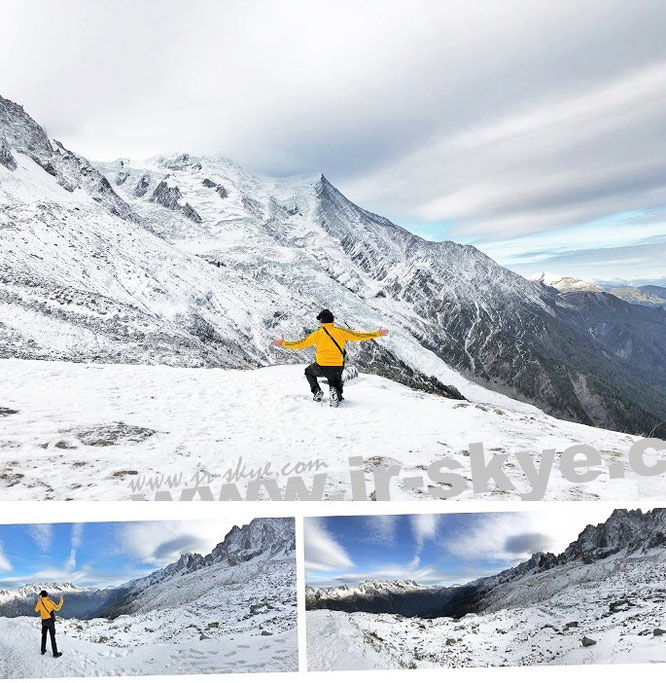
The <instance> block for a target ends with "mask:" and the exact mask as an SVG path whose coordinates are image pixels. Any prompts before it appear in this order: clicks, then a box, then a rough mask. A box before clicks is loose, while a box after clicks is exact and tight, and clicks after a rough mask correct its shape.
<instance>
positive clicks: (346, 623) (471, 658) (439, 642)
mask: <svg viewBox="0 0 666 683" xmlns="http://www.w3.org/2000/svg"><path fill="white" fill-rule="evenodd" d="M602 565H603V566H602ZM541 576H543V577H545V576H546V575H545V574H543V575H541ZM549 580H550V579H549ZM552 580H554V581H555V583H556V586H557V591H549V592H548V593H547V594H546V595H545V596H544V597H543V599H542V600H540V601H539V602H538V603H536V604H534V603H533V604H529V605H525V606H519V605H515V606H511V607H502V608H498V609H496V610H495V611H492V612H486V613H482V614H472V613H470V614H467V615H465V616H464V617H461V618H459V619H455V618H450V617H441V618H436V619H421V618H418V617H415V618H405V617H401V616H400V615H395V614H380V615H375V614H368V613H364V612H356V613H351V614H350V613H346V612H338V611H335V612H334V611H329V610H316V611H312V612H308V613H307V631H306V633H307V648H308V649H307V652H308V668H309V669H310V670H336V669H337V670H344V669H381V668H432V667H478V666H533V665H544V664H620V663H656V662H666V641H665V638H666V636H665V635H657V634H661V633H663V631H664V630H666V623H665V622H666V617H665V615H664V609H663V604H664V598H665V597H666V562H665V561H664V558H663V556H662V557H661V558H659V559H655V558H650V557H645V558H640V559H632V558H622V559H621V560H617V561H608V560H606V561H604V562H603V563H600V564H593V565H583V566H579V565H578V566H576V568H575V569H572V570H570V571H566V572H565V571H564V569H563V568H558V573H557V574H556V575H555V576H554V578H553V579H552ZM548 585H549V583H548V582H545V583H544V582H543V581H542V582H541V583H540V584H539V586H538V587H536V588H535V593H536V592H538V589H539V588H543V587H544V586H548ZM618 603H619V604H618ZM583 638H589V639H591V640H593V641H596V642H595V644H593V645H590V646H584V645H583V643H582V640H583Z"/></svg>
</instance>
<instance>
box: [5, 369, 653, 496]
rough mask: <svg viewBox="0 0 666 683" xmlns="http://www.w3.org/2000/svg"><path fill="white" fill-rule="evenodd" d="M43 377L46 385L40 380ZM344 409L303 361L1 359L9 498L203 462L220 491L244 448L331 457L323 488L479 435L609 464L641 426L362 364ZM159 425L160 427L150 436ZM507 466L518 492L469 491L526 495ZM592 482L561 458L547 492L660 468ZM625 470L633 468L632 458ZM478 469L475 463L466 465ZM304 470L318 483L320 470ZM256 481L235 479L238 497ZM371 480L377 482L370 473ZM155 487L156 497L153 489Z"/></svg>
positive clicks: (624, 489) (638, 480)
mask: <svg viewBox="0 0 666 683" xmlns="http://www.w3.org/2000/svg"><path fill="white" fill-rule="evenodd" d="M36 388H38V389H37V390H36ZM345 397H346V399H347V400H346V401H345V402H344V403H343V404H342V405H341V407H340V408H338V409H337V410H336V409H332V408H329V406H328V405H327V404H324V405H319V404H314V403H313V402H312V401H311V400H310V395H309V392H308V389H307V383H306V381H305V378H304V377H303V367H302V366H296V365H288V366H274V367H269V368H261V369H258V370H250V371H241V370H223V369H186V368H171V367H167V366H141V365H136V366H134V365H86V364H73V363H66V362H59V361H22V360H2V361H0V406H2V407H5V408H10V409H12V410H15V411H18V412H16V413H14V414H9V415H5V416H4V417H3V416H0V430H1V432H0V446H1V448H2V451H3V453H4V455H5V456H6V457H5V460H4V462H3V464H2V466H1V467H2V469H1V470H0V488H2V495H3V498H4V499H5V500H16V499H23V500H25V499H86V500H94V499H98V500H99V499H115V500H119V499H127V498H128V497H129V495H130V493H131V491H130V487H129V484H130V482H131V481H134V480H135V479H136V476H135V474H134V473H136V475H138V477H152V476H155V475H172V476H178V475H181V474H182V475H183V479H182V481H181V483H180V485H179V486H178V487H174V490H173V496H174V497H179V496H180V490H181V489H182V488H183V487H186V486H188V485H189V486H191V485H192V478H193V477H194V476H195V475H196V473H197V472H200V471H201V470H202V469H203V470H204V471H206V472H207V473H209V474H210V475H211V476H212V480H211V481H210V482H209V483H210V487H211V490H212V491H213V495H214V496H217V495H218V493H219V490H220V487H221V486H222V485H223V484H225V483H227V480H226V479H224V478H223V475H224V472H225V471H226V470H228V469H230V468H231V469H233V468H235V467H236V463H237V461H238V459H239V458H242V460H243V463H244V465H245V466H246V467H252V466H254V467H255V468H256V467H263V466H264V465H265V464H266V463H267V462H271V463H272V465H273V472H274V473H275V474H276V475H277V479H278V485H279V486H280V487H281V488H282V487H283V486H284V484H285V482H286V477H285V476H283V475H281V474H279V471H280V470H281V468H282V467H284V465H286V464H287V463H291V464H295V463H297V462H299V461H311V460H314V459H319V460H321V461H323V462H325V463H326V465H327V467H326V468H322V469H320V472H326V473H327V475H328V479H327V485H326V496H327V497H330V496H331V495H336V494H337V495H338V496H342V497H343V498H348V497H349V495H350V486H349V466H348V458H349V457H351V456H358V455H362V456H364V458H365V459H366V471H367V472H369V470H370V468H371V467H373V466H377V465H395V464H398V465H400V466H401V467H402V470H401V472H400V477H405V476H415V475H420V476H425V483H426V484H428V483H430V484H435V483H436V482H432V481H430V480H429V478H428V477H427V472H426V470H427V467H428V465H429V464H431V463H432V462H435V461H437V460H440V459H442V458H444V457H453V458H455V459H457V460H459V461H461V462H463V463H466V458H467V449H468V448H469V444H470V443H471V442H476V441H482V442H483V443H484V445H485V449H486V457H489V456H490V455H492V454H496V453H508V454H512V453H513V452H515V451H516V450H527V451H529V452H531V453H534V454H535V455H534V459H535V461H538V460H539V457H538V454H539V453H540V452H541V450H542V449H544V448H555V449H557V451H558V453H561V451H562V450H563V449H564V448H566V447H567V446H570V445H572V444H575V443H586V444H589V445H592V446H594V447H595V448H597V449H598V450H599V451H600V452H601V453H602V457H603V458H604V463H605V464H606V465H607V464H608V462H610V461H611V460H614V461H617V460H620V459H622V458H624V457H625V456H626V453H627V450H628V448H629V447H630V445H631V444H632V443H633V441H634V440H635V438H636V437H633V436H629V435H626V434H619V433H615V432H610V431H606V430H601V429H596V428H593V427H588V426H585V425H580V424H577V423H572V422H566V421H563V420H558V419H555V418H552V417H550V416H547V415H545V414H544V413H542V412H540V411H538V410H536V409H532V410H531V411H530V412H527V413H526V412H524V411H522V410H512V409H510V408H507V407H506V405H502V407H499V406H498V405H493V404H492V403H473V402H470V403H467V402H462V401H453V400H448V399H444V398H441V397H437V396H433V395H429V394H426V393H423V392H419V391H413V390H411V389H408V388H406V387H404V386H402V385H400V384H397V383H395V382H392V381H389V380H386V379H383V378H380V377H376V376H372V375H361V376H360V377H359V378H358V379H356V380H353V381H351V382H349V383H348V384H347V386H346V391H345ZM153 432H154V433H153ZM505 469H506V472H507V474H508V475H509V477H510V478H512V480H513V481H514V482H515V485H516V490H514V491H501V490H491V491H490V492H488V493H485V494H473V493H472V491H471V486H469V487H468V489H467V491H466V492H465V493H464V494H463V495H462V496H461V497H470V496H473V495H477V496H482V497H486V498H494V499H514V500H515V499H518V496H519V494H520V493H524V492H526V491H528V490H529V486H528V483H527V481H526V480H525V478H524V475H522V473H521V470H520V467H519V465H518V463H517V462H516V461H515V460H514V459H513V458H512V457H509V458H508V460H507V463H506V465H505ZM602 469H603V474H602V475H601V476H600V477H599V478H598V479H597V480H595V481H593V482H590V483H587V484H572V483H570V482H568V481H566V480H565V479H564V478H563V477H562V475H561V473H560V472H559V469H558V468H557V467H555V468H554V469H553V473H552V475H551V480H550V483H549V486H548V489H547V491H546V498H547V499H550V500H590V499H596V498H604V499H612V498H616V499H635V500H638V499H643V500H645V499H649V498H653V499H656V498H658V497H659V496H660V495H663V491H664V479H665V478H664V477H663V476H661V477H637V476H636V475H633V474H632V473H631V472H629V471H628V472H627V474H626V477H625V478H624V479H615V480H610V479H609V478H608V474H607V468H606V467H604V468H602ZM625 469H626V468H625ZM463 471H464V473H465V474H466V476H469V467H467V466H466V468H465V470H461V472H463ZM304 479H305V481H306V483H307V485H308V487H309V486H311V482H312V478H311V475H308V474H305V475H304ZM247 481H248V480H247V479H244V480H241V481H239V482H238V488H239V491H240V492H241V495H244V493H245V487H246V486H247ZM367 481H368V491H369V492H371V491H373V489H374V483H373V482H372V481H371V478H370V475H369V474H368V475H367ZM429 495H430V494H429V493H428V492H425V491H424V490H423V489H415V490H407V489H405V488H403V486H402V484H401V482H400V481H399V480H398V479H394V480H393V481H392V483H391V496H392V498H393V499H419V498H424V497H429ZM146 496H147V497H148V498H150V497H152V496H154V493H153V492H152V491H148V492H147V494H146Z"/></svg>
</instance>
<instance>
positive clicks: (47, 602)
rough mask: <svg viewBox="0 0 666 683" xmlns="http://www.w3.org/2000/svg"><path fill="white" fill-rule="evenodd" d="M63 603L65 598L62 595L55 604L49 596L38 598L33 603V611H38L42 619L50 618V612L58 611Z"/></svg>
mask: <svg viewBox="0 0 666 683" xmlns="http://www.w3.org/2000/svg"><path fill="white" fill-rule="evenodd" d="M64 604H65V600H64V599H63V598H62V597H61V598H60V602H59V603H58V604H57V605H56V604H55V602H53V600H51V598H39V600H37V604H36V605H35V612H39V614H40V616H41V617H42V619H50V618H51V612H58V611H59V610H60V608H61V607H62V606H63V605H64Z"/></svg>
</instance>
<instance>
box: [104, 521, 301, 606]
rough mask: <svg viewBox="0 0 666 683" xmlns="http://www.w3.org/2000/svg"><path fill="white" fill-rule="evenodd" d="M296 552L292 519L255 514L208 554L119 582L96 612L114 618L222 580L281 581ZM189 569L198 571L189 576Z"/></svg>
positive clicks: (177, 600) (178, 599)
mask: <svg viewBox="0 0 666 683" xmlns="http://www.w3.org/2000/svg"><path fill="white" fill-rule="evenodd" d="M295 553H296V537H295V529H294V520H293V519H268V518H267V519H259V518H258V519H254V520H253V521H252V522H250V524H248V525H245V526H243V527H242V528H239V527H234V528H233V529H232V530H231V531H230V532H229V533H228V534H227V536H226V537H225V539H224V541H222V542H221V543H219V544H218V545H217V546H216V547H215V548H214V549H213V550H212V551H211V552H210V553H209V554H208V555H206V556H202V555H199V554H196V553H194V554H187V555H183V556H182V557H181V558H180V559H179V560H178V561H177V562H174V563H172V564H170V565H168V566H167V567H164V568H163V569H159V570H158V571H156V572H153V573H152V574H150V575H148V576H146V577H143V578H140V579H136V580H135V581H131V582H130V583H128V584H125V585H123V586H121V587H120V588H119V589H118V594H117V595H115V596H113V599H112V600H110V601H109V602H108V603H107V604H106V605H104V606H103V607H102V609H101V611H100V614H102V615H103V616H105V617H107V618H115V617H117V616H120V615H123V614H135V613H137V612H149V611H151V610H154V609H159V608H161V607H164V606H165V605H169V607H177V606H181V605H184V604H188V603H190V602H192V601H193V600H198V599H199V598H201V597H202V596H204V595H205V594H206V593H208V592H210V591H215V589H216V587H219V586H220V585H224V586H226V587H227V590H229V589H230V588H229V587H230V586H233V585H235V584H240V583H244V582H246V581H247V582H253V581H254V582H257V581H259V583H262V581H261V578H262V577H263V576H264V575H268V576H274V577H280V581H282V579H281V576H282V574H283V573H285V574H287V575H290V574H291V573H292V572H291V570H290V569H289V568H290V566H291V565H293V563H294V558H295ZM268 567H270V571H268ZM221 571H222V573H220V572H221ZM193 573H196V577H192V574H193ZM265 597H266V599H269V597H270V596H268V595H267V596H265Z"/></svg>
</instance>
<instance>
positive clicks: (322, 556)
mask: <svg viewBox="0 0 666 683" xmlns="http://www.w3.org/2000/svg"><path fill="white" fill-rule="evenodd" d="M303 525H304V533H305V568H306V569H307V570H308V571H331V570H335V569H347V568H349V567H353V566H354V562H353V561H352V559H351V557H349V555H348V554H347V552H346V551H345V549H344V548H343V547H342V546H341V545H340V544H339V543H338V542H337V541H336V540H335V539H334V538H333V537H332V536H331V534H330V533H329V532H328V531H327V529H326V528H325V526H324V523H323V522H322V521H321V520H319V519H315V518H311V517H308V518H306V519H305V520H304V523H303Z"/></svg>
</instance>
